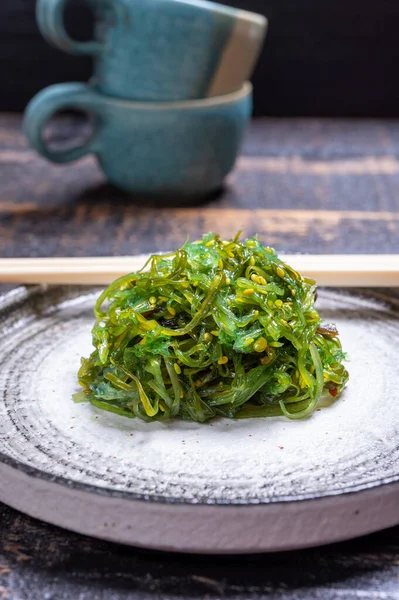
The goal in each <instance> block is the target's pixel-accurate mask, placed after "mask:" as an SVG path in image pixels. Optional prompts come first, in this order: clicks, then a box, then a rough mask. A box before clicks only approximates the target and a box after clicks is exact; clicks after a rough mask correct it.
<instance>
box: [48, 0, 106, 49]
mask: <svg viewBox="0 0 399 600" xmlns="http://www.w3.org/2000/svg"><path fill="white" fill-rule="evenodd" d="M68 2H69V0H37V4H36V21H37V24H38V27H39V29H40V32H41V33H42V35H43V37H44V38H45V39H46V40H47V41H48V42H50V43H51V44H53V45H54V46H57V47H58V48H60V49H61V50H63V51H64V52H68V53H70V54H89V55H92V56H93V55H94V56H96V55H98V54H100V53H101V52H102V50H103V48H104V45H103V44H102V43H101V42H96V41H94V40H93V41H88V42H78V41H76V40H73V39H72V38H70V37H69V35H68V33H67V31H66V29H65V25H64V11H65V7H66V5H67V4H68Z"/></svg>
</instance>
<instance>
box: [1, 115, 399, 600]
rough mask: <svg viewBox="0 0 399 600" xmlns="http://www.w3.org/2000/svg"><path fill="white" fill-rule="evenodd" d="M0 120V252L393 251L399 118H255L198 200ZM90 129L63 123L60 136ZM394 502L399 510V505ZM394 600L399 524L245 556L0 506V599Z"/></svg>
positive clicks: (56, 130) (397, 597)
mask: <svg viewBox="0 0 399 600" xmlns="http://www.w3.org/2000/svg"><path fill="white" fill-rule="evenodd" d="M19 125H20V119H19V118H18V117H16V116H0V190H1V194H0V256H2V257H4V256H48V255H59V256H61V255H75V256H83V255H87V254H90V255H106V254H118V253H122V254H128V253H138V252H147V251H151V250H162V249H170V248H173V247H175V246H176V244H180V243H182V242H184V240H185V239H186V237H187V234H190V236H191V238H192V239H194V238H196V237H197V236H199V235H201V233H202V232H204V231H208V230H218V231H219V232H220V233H222V234H223V235H225V236H230V235H232V234H234V233H235V232H236V231H237V230H238V229H241V228H242V229H244V232H245V234H248V235H249V234H254V233H256V232H258V233H259V235H260V237H261V239H262V240H264V241H265V242H267V243H269V244H272V245H274V246H275V247H276V248H277V249H280V250H282V249H284V250H286V251H290V252H297V251H305V252H320V253H323V252H339V253H353V252H363V253H372V252H376V253H393V252H395V253H398V252H399V241H398V240H399V238H398V228H399V122H393V121H389V122H383V121H369V122H360V121H350V120H348V121H329V120H322V121H320V120H262V121H257V122H255V123H254V124H253V126H252V129H251V131H250V132H249V135H248V137H247V140H246V143H245V147H244V151H243V156H242V158H241V159H240V161H239V163H238V166H237V170H236V172H235V173H234V174H233V176H232V177H231V178H230V180H229V182H228V187H227V189H226V190H225V191H224V192H223V193H222V194H221V195H219V196H217V197H215V198H212V199H210V200H209V201H208V202H207V203H203V204H202V205H200V206H193V205H191V206H189V207H187V206H186V207H184V206H175V207H172V206H162V207H156V206H151V205H149V204H148V202H147V203H145V204H143V203H140V200H139V199H136V200H132V199H131V198H128V197H126V196H124V195H123V194H121V193H119V192H117V191H115V190H114V189H112V188H111V187H109V186H107V185H105V184H104V181H103V178H102V175H101V174H100V172H99V170H98V169H97V167H96V165H95V162H94V161H93V160H92V159H90V158H88V159H85V160H83V161H81V162H80V163H78V164H76V165H73V166H72V165H71V166H66V167H56V166H52V165H49V164H47V163H46V162H45V161H43V160H41V159H39V158H38V157H36V156H35V155H34V154H33V153H32V152H31V151H29V150H28V149H27V148H26V145H25V142H24V139H23V136H22V135H21V133H20V132H19ZM71 133H73V134H74V135H76V136H81V135H85V131H84V130H82V128H81V127H80V126H79V125H77V124H76V123H75V122H74V121H72V120H66V121H62V122H60V123H58V124H57V125H56V126H55V127H53V137H56V138H57V140H58V141H62V140H63V139H64V140H65V139H69V137H70V135H71ZM398 510H399V507H398ZM86 598H87V599H89V600H96V599H104V600H122V599H127V598H129V599H137V600H138V599H140V600H144V599H147V598H148V599H156V598H163V599H164V600H172V599H181V600H183V599H184V600H187V599H194V598H209V599H217V598H234V599H240V600H244V599H245V600H246V599H263V598H268V600H281V599H284V600H293V599H302V600H311V599H321V600H335V599H339V600H346V599H352V598H356V599H362V600H363V599H366V600H399V528H395V529H392V530H389V531H385V532H382V533H378V534H375V535H372V536H369V537H367V538H363V539H360V540H356V541H352V542H347V543H342V544H337V545H334V546H330V547H327V548H321V549H314V550H306V551H302V552H294V553H287V554H273V555H263V556H254V557H218V558H215V557H198V556H196V557H190V556H188V557H187V556H181V555H170V554H161V553H155V552H146V551H139V550H136V549H131V548H124V547H121V546H116V545H112V544H109V543H105V542H99V541H96V540H91V539H88V538H84V537H81V536H78V535H75V534H72V533H67V532H64V531H62V530H60V529H57V528H55V527H50V526H48V525H44V524H42V523H39V522H37V521H33V520H31V519H28V518H26V517H24V516H23V515H20V514H18V513H16V512H15V511H13V510H11V509H9V508H7V507H5V506H1V505H0V600H44V599H47V600H53V599H54V600H78V599H79V600H80V599H81V600H86Z"/></svg>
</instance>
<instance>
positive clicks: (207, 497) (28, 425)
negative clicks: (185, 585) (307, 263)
mask: <svg viewBox="0 0 399 600" xmlns="http://www.w3.org/2000/svg"><path fill="white" fill-rule="evenodd" d="M97 293H98V290H93V289H90V290H88V289H87V288H86V289H82V288H81V289H78V288H52V289H44V288H38V287H36V288H31V289H27V288H19V289H18V290H14V291H13V292H11V293H9V294H7V295H4V296H2V297H0V334H1V335H0V500H2V501H3V502H5V503H6V504H9V505H10V506H12V507H14V508H16V509H18V510H21V511H23V512H25V513H27V514H29V515H31V516H33V517H37V518H39V519H42V520H44V521H47V522H49V523H53V524H56V525H60V526H62V527H65V528H67V529H70V530H73V531H77V532H80V533H83V534H88V535H92V536H96V537H99V538H104V539H108V540H113V541H116V542H122V543H125V544H132V545H136V546H143V547H151V548H156V549H163V550H176V551H186V552H206V553H243V552H259V551H272V550H285V549H293V548H300V547H306V546H312V545H317V544H324V543H328V542H333V541H337V540H342V539H347V538H350V537H354V536H357V535H360V534H364V533H368V532H371V531H375V530H377V529H380V528H384V527H388V526H392V525H395V524H398V523H399V508H398V507H399V461H398V459H399V389H398V384H397V381H396V379H397V376H398V366H397V363H398V357H399V353H398V349H397V340H398V339H399V337H398V336H399V308H398V307H397V306H395V305H394V304H393V301H389V300H388V299H384V298H383V297H382V296H377V295H374V296H373V295H362V296H360V295H354V294H351V293H347V292H333V291H321V292H320V294H319V300H318V307H319V310H320V311H321V313H322V315H323V317H324V318H325V319H326V320H328V321H332V322H335V323H337V325H338V328H339V330H340V334H341V337H342V341H343V345H344V348H345V350H346V351H347V352H348V354H349V357H350V362H349V365H348V367H349V370H350V373H351V380H350V384H349V385H348V388H347V390H346V391H345V393H344V395H343V396H342V398H341V399H340V400H338V401H337V402H334V403H333V404H331V405H330V406H328V407H325V408H322V409H321V410H319V411H318V412H316V413H315V414H314V415H313V416H312V417H311V418H309V419H306V420H303V421H289V420H287V419H285V418H272V419H264V420H262V419H251V420H242V421H233V420H231V421H230V420H226V419H220V420H218V421H215V422H213V423H211V424H207V425H197V424H195V423H185V422H179V421H174V422H170V423H167V424H161V423H150V424H146V423H142V422H139V421H137V420H130V419H125V418H122V417H117V416H115V415H111V414H109V413H104V412H101V411H98V410H96V409H95V408H94V407H92V406H91V405H86V404H78V405H77V404H74V403H73V401H72V400H71V396H72V394H73V393H74V392H75V391H77V383H76V372H77V370H78V367H79V359H80V357H81V356H82V355H87V354H88V353H89V352H90V349H91V339H90V329H91V326H92V323H93V316H92V309H93V304H94V300H95V298H96V295H97Z"/></svg>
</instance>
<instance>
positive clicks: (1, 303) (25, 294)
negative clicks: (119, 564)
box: [0, 285, 399, 507]
mask: <svg viewBox="0 0 399 600" xmlns="http://www.w3.org/2000/svg"><path fill="white" fill-rule="evenodd" d="M49 287H51V288H52V289H59V290H62V289H71V288H74V289H75V290H77V291H81V292H82V296H83V295H86V296H87V295H90V294H93V293H94V292H95V291H97V290H98V289H101V287H102V286H93V285H90V286H68V285H56V286H47V285H32V286H18V287H16V288H14V289H12V290H11V291H8V292H6V293H2V294H0V312H1V311H2V310H4V309H6V308H9V307H10V306H12V304H13V303H14V302H18V301H26V300H27V299H28V298H29V297H30V296H32V295H34V294H36V293H44V292H46V290H47V289H48V288H49ZM320 289H321V290H323V291H324V290H326V291H327V292H328V291H329V292H330V293H331V291H332V290H331V289H329V288H323V287H320ZM336 292H343V293H345V294H346V295H349V296H353V297H355V298H356V297H357V298H359V297H360V298H364V299H369V300H377V301H379V302H382V303H383V304H384V305H385V306H386V308H387V309H388V310H390V311H395V312H397V311H399V298H397V297H395V296H391V295H390V294H389V293H387V292H385V291H380V290H374V289H372V288H337V289H336V290H335V289H334V290H333V291H332V293H336ZM59 304H62V302H60V303H59ZM398 319H399V314H398ZM0 463H3V464H5V465H7V466H9V467H11V468H13V469H15V470H16V471H19V472H22V473H23V474H25V475H27V476H29V477H31V478H37V479H41V480H44V481H47V482H49V483H56V484H58V485H61V486H64V487H66V488H68V489H72V490H77V491H82V492H87V493H89V494H96V495H99V496H106V497H109V498H120V499H123V500H130V501H132V502H140V501H142V502H146V503H148V502H150V503H152V504H161V505H189V506H190V505H191V506H192V505H195V506H223V507H227V506H230V507H238V506H268V505H273V506H275V505H278V504H281V505H286V504H293V503H300V502H305V501H317V500H321V499H323V498H332V497H341V496H348V495H352V494H359V493H361V492H365V491H367V490H372V489H376V488H383V487H384V486H389V485H392V484H398V483H399V473H397V474H395V475H393V476H391V477H386V478H383V479H377V480H374V481H369V482H366V483H363V484H359V485H352V486H349V487H344V488H341V489H339V490H328V491H326V492H318V493H307V494H299V495H298V494H297V495H295V496H281V497H278V498H267V499H256V498H254V499H250V500H248V499H242V500H236V499H235V500H228V499H207V500H205V501H199V500H196V499H194V498H193V499H191V498H181V497H180V498H179V497H173V496H172V497H169V496H162V495H157V494H154V495H149V494H141V493H138V492H134V491H123V490H116V489H111V488H109V487H100V486H96V485H93V484H88V483H83V482H79V481H76V480H73V479H68V478H66V477H62V476H59V475H52V474H50V473H48V472H46V471H44V470H42V469H38V468H37V467H31V466H29V465H27V464H25V463H23V462H21V461H19V460H17V459H14V458H12V457H10V456H8V455H7V454H4V453H3V452H1V451H0Z"/></svg>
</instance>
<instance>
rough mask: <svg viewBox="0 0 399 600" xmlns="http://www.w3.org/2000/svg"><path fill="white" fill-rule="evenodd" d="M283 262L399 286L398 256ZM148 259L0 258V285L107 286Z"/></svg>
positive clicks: (311, 272) (358, 283) (333, 279)
mask: <svg viewBox="0 0 399 600" xmlns="http://www.w3.org/2000/svg"><path fill="white" fill-rule="evenodd" d="M281 257H282V258H283V260H284V261H285V262H287V263H288V264H289V265H291V266H292V267H293V268H294V269H296V270H297V271H299V273H301V274H302V275H304V276H305V277H310V278H312V279H315V280H316V281H317V283H318V285H321V286H329V287H399V255H396V254H378V255H375V254H374V255H355V254H347V255H339V254H330V255H320V254H319V255H316V254H290V255H288V254H286V255H281ZM147 258H148V257H147V256H143V255H142V256H109V257H95V258H94V257H87V258H5V259H0V283H20V284H50V285H51V284H57V285H58V284H65V285H74V284H80V285H107V284H109V283H111V281H113V280H114V279H116V278H117V277H120V276H122V275H124V274H126V273H129V272H132V271H137V270H138V269H140V268H142V267H143V265H144V263H145V261H146V259H147Z"/></svg>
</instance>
